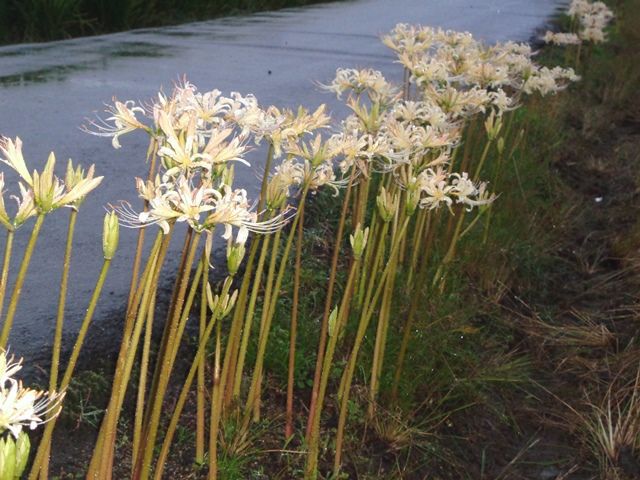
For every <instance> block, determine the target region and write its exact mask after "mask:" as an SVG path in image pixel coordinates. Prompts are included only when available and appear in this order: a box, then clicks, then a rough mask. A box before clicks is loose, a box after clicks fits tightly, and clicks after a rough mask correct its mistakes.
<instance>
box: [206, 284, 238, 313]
mask: <svg viewBox="0 0 640 480" xmlns="http://www.w3.org/2000/svg"><path fill="white" fill-rule="evenodd" d="M232 281H233V279H232V278H231V277H227V278H226V279H225V281H224V285H223V286H222V290H223V291H226V292H228V291H229V288H231V282H232ZM237 299H238V290H234V291H233V293H232V294H231V295H229V294H228V293H227V294H225V295H223V296H220V295H214V294H213V292H212V291H211V285H209V284H207V303H208V304H209V309H211V312H212V315H213V317H215V318H217V319H221V318H224V317H226V316H227V315H229V313H230V312H231V310H233V307H234V306H235V304H236V300H237Z"/></svg>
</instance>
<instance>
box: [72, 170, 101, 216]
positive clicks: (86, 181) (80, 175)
mask: <svg viewBox="0 0 640 480" xmlns="http://www.w3.org/2000/svg"><path fill="white" fill-rule="evenodd" d="M94 175H95V165H91V166H90V167H89V170H87V171H86V172H85V171H84V168H82V166H81V165H78V166H77V167H75V168H74V167H73V162H72V161H71V159H69V161H68V162H67V173H66V175H65V177H64V187H65V191H66V192H67V193H68V194H71V193H72V192H74V190H76V189H84V190H87V189H89V188H90V190H93V189H94V188H96V187H97V186H98V185H99V184H100V183H101V181H102V178H103V177H99V179H98V178H94ZM90 190H89V191H90ZM89 191H87V193H89ZM74 196H75V194H74ZM85 198H86V194H84V195H81V196H78V197H77V198H76V199H75V200H74V201H73V202H70V203H69V204H68V206H70V207H71V208H75V209H77V208H78V207H79V206H80V204H82V202H83V201H84V199H85Z"/></svg>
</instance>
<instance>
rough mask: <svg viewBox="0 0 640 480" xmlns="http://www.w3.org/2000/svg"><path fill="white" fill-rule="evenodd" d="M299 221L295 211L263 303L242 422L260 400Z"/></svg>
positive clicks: (245, 422) (303, 192) (303, 194)
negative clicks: (273, 326)
mask: <svg viewBox="0 0 640 480" xmlns="http://www.w3.org/2000/svg"><path fill="white" fill-rule="evenodd" d="M307 191H308V186H305V188H304V189H303V191H302V196H301V199H300V204H299V205H298V211H300V209H301V208H304V203H305V201H306V198H307ZM299 221H300V215H298V214H297V213H296V216H295V218H294V219H293V224H292V225H291V231H290V232H289V236H288V238H287V243H286V244H285V247H284V252H283V254H282V258H281V260H280V267H279V269H278V276H277V277H276V282H275V286H274V289H273V292H272V294H271V297H270V298H269V301H268V307H267V304H265V307H264V308H267V316H266V318H265V322H264V324H263V325H262V329H263V330H262V331H261V332H260V340H259V345H258V353H257V356H256V363H255V367H254V369H253V377H252V379H251V387H250V389H249V395H248V398H247V404H246V406H245V418H244V421H243V424H248V421H249V418H250V414H251V411H252V410H253V408H254V406H256V405H257V403H258V402H259V401H260V400H259V398H258V396H259V393H258V392H259V391H260V388H261V383H262V368H263V365H264V354H265V351H266V348H267V339H268V337H269V331H270V329H271V322H272V321H273V317H274V315H275V311H276V306H277V303H278V297H279V296H280V287H281V285H282V279H283V278H284V272H285V270H286V268H287V263H288V261H289V252H290V251H291V244H292V243H293V237H294V235H295V232H296V228H297V227H298V222H299ZM266 298H267V297H265V299H266Z"/></svg>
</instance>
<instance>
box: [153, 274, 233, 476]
mask: <svg viewBox="0 0 640 480" xmlns="http://www.w3.org/2000/svg"><path fill="white" fill-rule="evenodd" d="M203 284H204V283H203ZM231 284H232V281H231V280H230V278H228V279H227V281H225V282H224V287H223V290H222V293H221V294H220V298H224V297H226V296H227V295H228V293H229V288H230V287H231ZM205 304H206V300H205ZM205 312H206V307H205ZM220 320H221V318H219V317H218V316H217V315H216V314H214V315H212V317H211V321H210V322H209V324H208V325H207V326H206V328H205V329H204V330H203V332H202V336H201V337H200V342H199V344H198V350H197V351H196V355H195V357H194V359H193V362H192V364H191V368H190V369H189V373H188V374H187V378H186V379H185V382H184V385H183V386H182V390H181V391H180V395H179V396H178V400H177V402H176V407H175V409H174V411H173V414H172V416H171V420H170V421H169V426H168V427H167V432H166V434H165V437H164V440H163V442H162V448H161V449H160V454H159V456H158V460H157V462H156V471H155V474H154V478H155V479H156V480H161V479H162V474H163V472H164V467H165V464H166V461H167V457H168V455H169V449H170V448H171V443H172V442H173V436H174V434H175V431H176V428H177V426H178V421H179V420H180V415H181V414H182V410H183V408H184V405H185V403H186V401H187V396H188V394H189V391H190V390H191V384H192V383H193V379H194V377H195V376H196V372H197V371H198V369H199V367H200V365H201V364H202V363H203V362H204V358H205V353H206V348H207V342H208V340H209V337H210V336H211V331H212V330H213V327H214V325H216V324H219V323H220ZM218 396H219V393H218ZM218 400H221V399H218ZM214 405H215V404H214ZM217 407H220V405H219V404H217Z"/></svg>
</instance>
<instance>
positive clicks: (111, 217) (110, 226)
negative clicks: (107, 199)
mask: <svg viewBox="0 0 640 480" xmlns="http://www.w3.org/2000/svg"><path fill="white" fill-rule="evenodd" d="M119 238H120V224H119V223H118V216H117V215H116V213H115V212H110V213H107V214H106V215H105V216H104V227H103V230H102V254H103V255H104V258H105V260H111V259H112V258H113V256H114V255H115V253H116V250H117V249H118V240H119Z"/></svg>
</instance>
